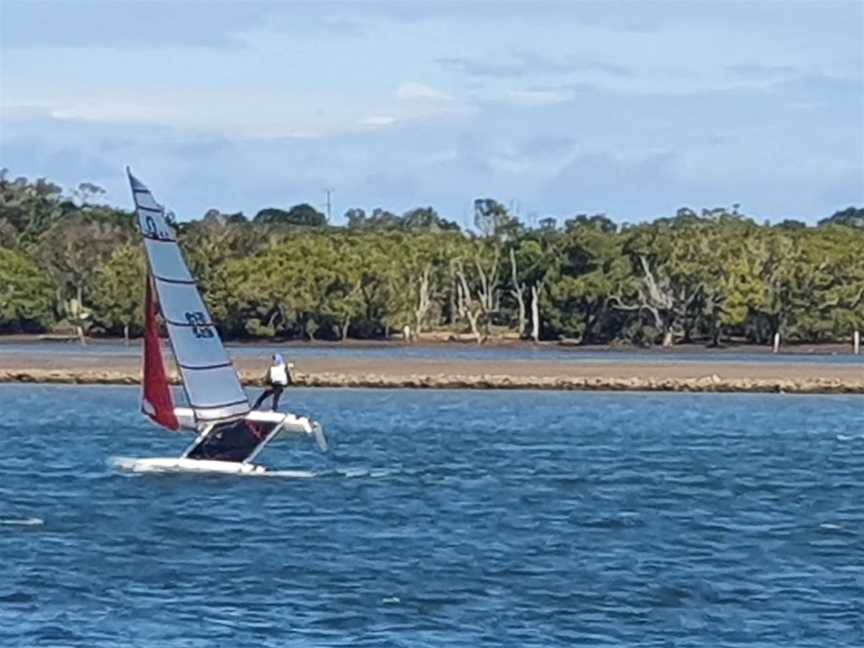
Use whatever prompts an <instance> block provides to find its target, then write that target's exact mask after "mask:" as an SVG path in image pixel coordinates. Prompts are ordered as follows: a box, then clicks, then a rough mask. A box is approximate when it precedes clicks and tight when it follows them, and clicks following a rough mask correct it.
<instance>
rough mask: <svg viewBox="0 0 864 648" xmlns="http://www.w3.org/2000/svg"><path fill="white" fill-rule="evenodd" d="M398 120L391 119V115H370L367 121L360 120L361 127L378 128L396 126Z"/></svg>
mask: <svg viewBox="0 0 864 648" xmlns="http://www.w3.org/2000/svg"><path fill="white" fill-rule="evenodd" d="M396 121H397V119H396V118H395V117H391V116H390V115H370V116H369V117H366V118H365V119H361V120H360V125H361V126H374V127H376V128H378V127H382V126H391V125H392V124H395V123H396Z"/></svg>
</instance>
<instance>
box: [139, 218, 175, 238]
mask: <svg viewBox="0 0 864 648" xmlns="http://www.w3.org/2000/svg"><path fill="white" fill-rule="evenodd" d="M144 229H145V232H144V233H145V234H146V235H147V236H151V237H153V238H158V239H162V240H163V241H170V240H171V234H169V233H168V232H166V231H164V230H160V229H159V228H158V227H157V225H156V219H155V218H153V217H152V216H147V217H146V218H145V219H144Z"/></svg>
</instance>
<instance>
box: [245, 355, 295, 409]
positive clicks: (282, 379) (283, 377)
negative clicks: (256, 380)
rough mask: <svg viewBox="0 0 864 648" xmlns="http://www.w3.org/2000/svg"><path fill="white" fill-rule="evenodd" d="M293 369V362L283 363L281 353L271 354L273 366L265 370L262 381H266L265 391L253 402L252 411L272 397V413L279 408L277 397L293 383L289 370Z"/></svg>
mask: <svg viewBox="0 0 864 648" xmlns="http://www.w3.org/2000/svg"><path fill="white" fill-rule="evenodd" d="M293 368H294V363H293V362H288V363H286V362H285V359H284V358H283V357H282V354H281V353H274V354H273V364H271V365H270V368H269V369H268V370H267V374H266V376H265V377H264V380H266V381H267V389H265V390H264V393H263V394H261V395H260V396H259V397H258V400H257V401H255V405H254V407H253V408H252V409H256V410H257V409H258V408H259V407H260V406H261V403H263V402H264V401H265V400H266V399H267V397H268V396H272V397H273V411H274V412H275V411H276V409H277V408H278V407H279V397H280V396H281V395H282V390H283V389H285V387H287V386H288V385H291V384H293V383H294V377H293V376H292V375H291V370H292V369H293Z"/></svg>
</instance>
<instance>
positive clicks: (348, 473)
mask: <svg viewBox="0 0 864 648" xmlns="http://www.w3.org/2000/svg"><path fill="white" fill-rule="evenodd" d="M108 465H109V466H110V467H111V468H113V469H114V470H118V471H121V472H129V473H137V474H147V473H149V474H163V475H164V474H171V473H173V474H190V473H196V474H204V473H208V472H209V471H207V470H183V469H182V468H177V467H171V468H166V467H164V466H160V465H154V464H152V463H149V460H147V459H140V458H136V457H111V458H110V459H108ZM213 472H214V474H218V473H222V474H231V475H236V476H238V477H263V478H271V479H272V478H277V479H278V478H281V479H312V478H336V479H357V478H364V477H366V478H377V477H386V476H388V475H391V474H393V471H392V470H386V469H381V468H378V469H376V468H337V469H330V470H297V469H285V470H280V469H272V470H264V471H261V472H239V471H238V472H230V473H228V472H223V471H213Z"/></svg>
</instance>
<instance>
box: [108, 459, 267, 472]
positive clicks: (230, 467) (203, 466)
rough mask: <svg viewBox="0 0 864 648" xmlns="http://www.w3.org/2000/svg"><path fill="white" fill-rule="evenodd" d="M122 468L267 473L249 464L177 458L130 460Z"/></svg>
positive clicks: (261, 468) (263, 469) (147, 470)
mask: <svg viewBox="0 0 864 648" xmlns="http://www.w3.org/2000/svg"><path fill="white" fill-rule="evenodd" d="M123 467H124V468H126V469H127V470H131V471H132V472H193V473H220V474H225V475H260V474H263V473H265V472H267V469H266V468H264V466H258V465H256V464H251V463H241V462H238V461H217V460H212V459H185V458H177V457H156V458H152V459H131V460H127V461H124V462H123Z"/></svg>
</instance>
